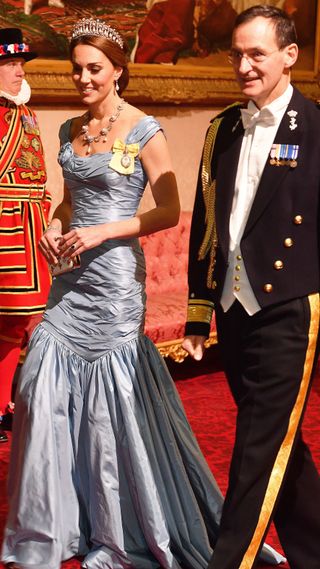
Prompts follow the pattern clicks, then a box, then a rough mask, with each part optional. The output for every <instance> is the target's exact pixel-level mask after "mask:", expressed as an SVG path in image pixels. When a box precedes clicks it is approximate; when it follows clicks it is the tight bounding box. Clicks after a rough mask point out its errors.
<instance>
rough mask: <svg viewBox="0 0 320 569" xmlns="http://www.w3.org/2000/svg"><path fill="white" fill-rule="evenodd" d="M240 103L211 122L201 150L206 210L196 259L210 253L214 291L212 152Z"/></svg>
mask: <svg viewBox="0 0 320 569" xmlns="http://www.w3.org/2000/svg"><path fill="white" fill-rule="evenodd" d="M240 104H241V103H238V102H237V103H233V104H232V105H229V106H228V107H226V108H225V109H224V110H223V111H221V113H219V114H218V115H217V116H216V117H215V118H214V119H213V121H212V123H211V125H210V127H209V130H208V132H207V136H206V140H205V143H204V148H203V156H202V170H201V181H202V191H203V200H204V204H205V208H206V214H205V222H206V230H205V234H204V238H203V241H202V243H201V246H200V249H199V252H198V259H199V261H201V260H203V259H204V258H205V257H206V256H207V254H208V253H210V262H209V268H208V274H207V287H208V288H212V289H215V288H216V286H217V283H216V282H215V281H214V280H213V278H212V276H213V270H214V266H215V261H216V249H217V245H218V238H217V229H216V211H215V207H216V180H215V179H214V180H213V179H212V175H211V161H212V155H213V151H214V145H215V142H216V138H217V134H218V130H219V127H220V125H221V123H222V121H223V119H224V117H225V116H226V114H228V113H229V111H230V110H231V109H234V108H235V107H239V105H240Z"/></svg>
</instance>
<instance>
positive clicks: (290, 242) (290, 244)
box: [283, 237, 293, 247]
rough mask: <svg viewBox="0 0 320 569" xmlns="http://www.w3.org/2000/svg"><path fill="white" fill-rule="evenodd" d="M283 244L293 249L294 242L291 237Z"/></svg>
mask: <svg viewBox="0 0 320 569" xmlns="http://www.w3.org/2000/svg"><path fill="white" fill-rule="evenodd" d="M283 244H284V246H285V247H292V245H293V241H292V239H291V237H287V238H286V239H285V240H284V242H283Z"/></svg>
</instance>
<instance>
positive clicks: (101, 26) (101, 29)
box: [71, 18, 123, 49]
mask: <svg viewBox="0 0 320 569" xmlns="http://www.w3.org/2000/svg"><path fill="white" fill-rule="evenodd" d="M81 36H103V37H105V38H107V39H108V40H110V41H113V42H115V43H117V44H118V45H119V46H120V47H121V49H123V39H122V37H121V36H120V34H119V33H118V32H117V31H116V30H115V29H114V28H111V26H109V25H108V24H105V23H104V22H103V21H102V20H99V19H97V20H95V19H94V18H81V20H79V21H78V22H77V23H76V24H75V25H74V26H73V28H72V33H71V39H72V40H73V39H75V38H79V37H81Z"/></svg>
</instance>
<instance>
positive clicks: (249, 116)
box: [240, 108, 276, 129]
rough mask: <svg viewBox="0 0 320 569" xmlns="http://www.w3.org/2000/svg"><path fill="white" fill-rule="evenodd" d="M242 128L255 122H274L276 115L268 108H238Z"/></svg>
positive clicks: (271, 123) (249, 126)
mask: <svg viewBox="0 0 320 569" xmlns="http://www.w3.org/2000/svg"><path fill="white" fill-rule="evenodd" d="M240 111H241V119H242V124H243V128H244V129H247V128H252V127H253V126H255V125H256V124H257V123H259V124H265V125H268V126H269V125H274V124H276V117H275V116H274V115H273V114H272V112H271V111H270V110H269V109H261V111H259V110H257V109H255V108H253V109H251V108H250V109H240Z"/></svg>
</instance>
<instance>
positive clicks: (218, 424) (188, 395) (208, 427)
mask: <svg viewBox="0 0 320 569" xmlns="http://www.w3.org/2000/svg"><path fill="white" fill-rule="evenodd" d="M209 352H210V353H208V354H206V358H205V360H204V361H203V362H202V363H201V364H198V365H197V364H195V363H192V362H190V360H187V361H185V362H184V363H183V364H170V362H169V367H170V371H171V373H172V375H173V377H174V379H175V380H176V385H177V388H178V390H179V393H180V396H181V398H182V401H183V403H184V405H185V409H186V412H187V415H188V417H189V420H190V423H191V426H192V428H193V430H194V432H195V434H196V436H197V438H198V441H199V443H200V446H201V448H202V450H203V452H204V454H205V456H206V459H207V461H208V463H209V466H210V468H211V469H212V471H213V473H214V475H215V477H216V479H217V482H218V483H219V485H220V487H221V489H222V491H223V492H224V491H225V489H226V484H227V474H228V467H229V460H230V454H231V449H232V442H233V437H234V425H235V406H234V403H233V400H232V398H231V396H230V394H229V390H228V387H227V385H226V380H225V377H224V375H223V373H222V372H221V371H219V367H220V366H219V363H218V357H217V354H216V353H215V348H211V349H210V350H209ZM198 370H199V371H200V372H201V374H202V375H196V373H199V371H198ZM212 370H213V371H212ZM186 378H189V379H186ZM319 406H320V377H317V378H316V381H315V384H314V387H313V390H312V393H311V397H310V401H309V406H308V409H307V413H306V416H305V420H304V429H303V431H304V436H305V439H306V441H307V442H308V444H309V445H310V448H311V451H312V453H313V456H314V459H315V461H316V464H317V466H318V468H319V469H320V445H319V440H320V419H319ZM8 460H9V445H8V444H2V445H0V495H1V503H0V535H2V532H3V526H4V522H5V516H6V507H7V506H6V500H5V486H6V473H7V466H8ZM268 542H269V543H270V545H272V546H274V547H276V548H278V549H279V550H280V551H281V548H280V546H279V542H278V540H277V536H276V533H275V531H274V529H273V528H271V530H270V532H269V537H268ZM79 567H80V561H78V560H71V561H68V562H65V563H63V564H62V569H79ZM262 567H263V568H264V569H269V568H270V569H271V566H269V565H262V564H260V565H259V569H260V568H261V569H262ZM280 567H281V569H289V565H287V564H285V565H281V566H280Z"/></svg>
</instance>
